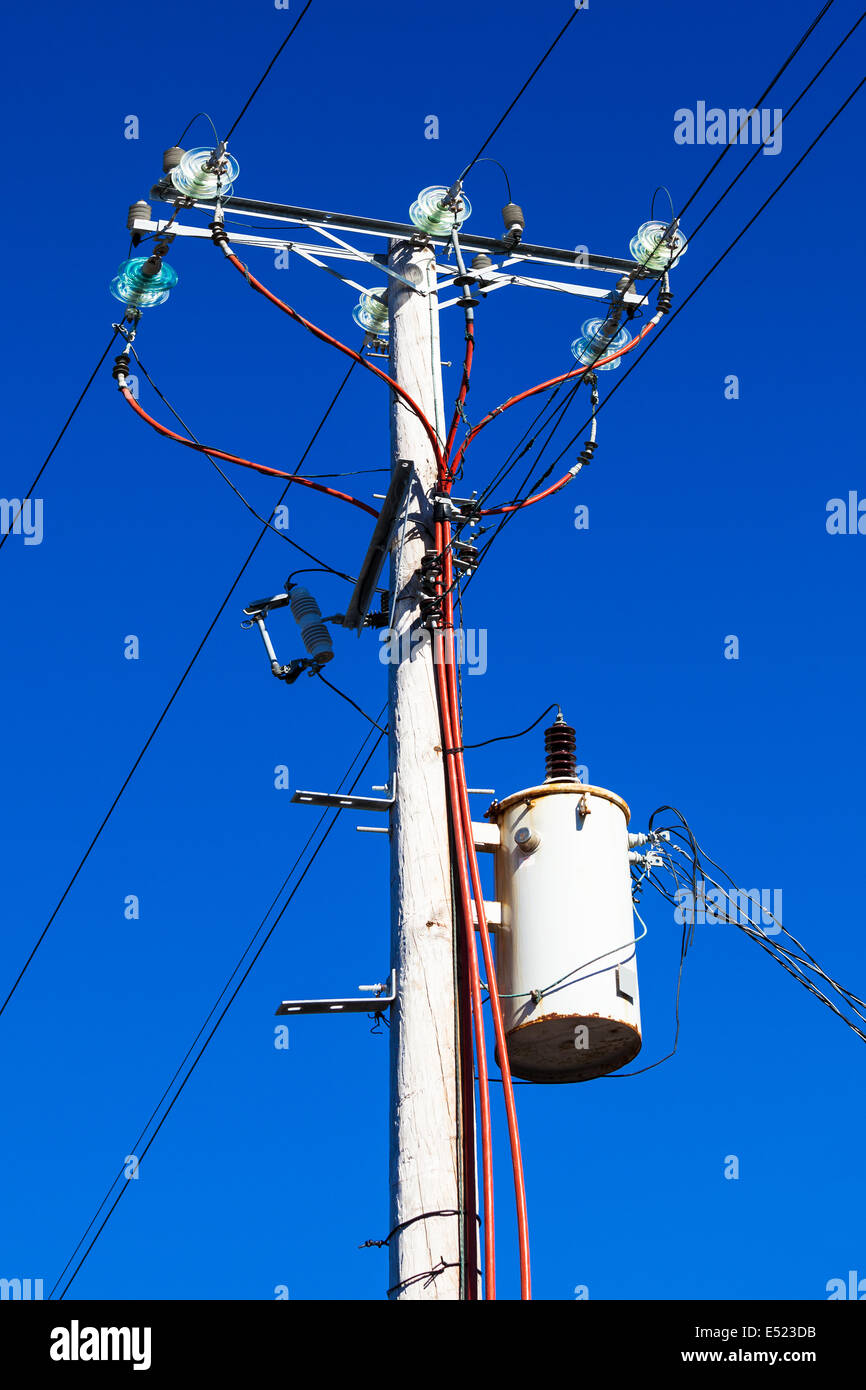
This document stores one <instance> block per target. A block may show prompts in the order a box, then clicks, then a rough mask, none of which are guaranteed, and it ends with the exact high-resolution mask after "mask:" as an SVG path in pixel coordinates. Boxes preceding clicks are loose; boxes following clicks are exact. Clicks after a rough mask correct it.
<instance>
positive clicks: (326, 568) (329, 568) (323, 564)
mask: <svg viewBox="0 0 866 1390" xmlns="http://www.w3.org/2000/svg"><path fill="white" fill-rule="evenodd" d="M129 347H130V351H131V352H132V355H133V357H134V358H135V360H136V362H137V363H138V365H139V367H140V368H141V370H142V372H143V374H144V376H145V377H146V378H147V380H148V381H149V382H150V385H151V386H152V387H153V389H154V391H155V392H156V394H157V395H158V396H159V399H160V400H161V401H162V403H163V405H164V406H165V407H166V408H167V409H168V410H170V411H171V413H172V415H173V416H174V418H175V420H177V422H178V424H179V425H180V427H181V429H183V430H186V433H187V434H188V435H189V437H190V439H191V440H192V441H193V443H194V444H198V445H199V448H200V450H201V453H202V454H203V455H204V457H205V458H206V459H207V461H208V463H212V464H213V466H214V468H215V469H216V471H217V473H219V475H220V477H221V478H222V479H223V481H224V482H226V483H228V485H229V487H230V488H231V490H232V492H233V493H234V494H235V496H236V497H238V498H239V499H240V500H241V502H243V504H244V506H245V507H246V509H247V511H248V512H249V513H250V514H251V515H252V516H254V517H255V519H256V521H258V522H260V523H261V524H262V526H266V527H267V528H268V530H269V531H273V533H274V535H275V536H279V538H280V540H283V541H287V542H288V544H289V545H291V546H293V547H294V549H295V550H299V551H300V552H301V554H302V555H306V557H307V559H308V560H315V562H316V564H317V565H318V566H319V568H320V570H321V571H322V573H328V574H333V575H335V576H336V577H337V578H338V579H345V580H347V582H348V583H349V584H355V583H356V582H357V581H356V579H355V577H354V576H353V575H351V574H343V572H342V570H338V569H334V566H333V565H329V564H328V562H327V560H322V559H320V558H319V556H318V555H314V554H313V552H312V550H306V549H305V548H304V546H302V545H300V544H299V542H298V541H296V540H294V539H293V538H292V537H291V536H289V535H288V534H287V533H286V532H285V531H280V530H278V529H277V527H276V526H274V525H273V524H272V522H270V521H266V520H265V518H264V517H263V516H261V515H260V514H259V513H258V512H257V511H256V509H255V507H254V506H253V505H252V503H251V502H249V501H248V500H247V498H246V497H244V495H243V493H242V492H241V491H240V489H239V488H237V487H235V485H234V483H233V482H232V480H231V478H230V477H229V476H228V474H227V473H224V472H223V470H222V469H221V468H220V466H219V464H218V463H217V461H216V459H215V458H214V457H213V455H212V454H209V453H208V451H207V448H206V447H205V446H204V445H203V444H202V442H201V440H200V439H199V438H198V436H197V435H195V434H193V432H192V430H191V429H190V427H189V425H188V424H187V423H186V421H185V420H184V419H183V416H181V415H180V414H178V412H177V411H176V410H175V408H174V406H173V405H172V403H171V401H170V400H168V399H167V398H166V397H165V396H164V395H163V393H162V391H160V389H159V387H158V386H157V384H156V382H155V381H154V379H153V377H152V376H151V375H150V372H149V371H148V370H147V368H146V367H145V365H144V363H143V362H142V360H141V358H140V357H139V355H138V353H137V352H136V350H135V348H134V347H133V346H132V344H131V343H130V345H129ZM355 365H356V364H355V363H354V362H353V363H352V366H351V367H350V369H349V373H348V374H347V380H348V376H349V375H351V372H352V371H353V370H354V367H355ZM316 476H321V477H325V476H327V477H337V476H342V475H338V474H327V475H325V474H321V475H316ZM274 511H276V507H275V508H274Z"/></svg>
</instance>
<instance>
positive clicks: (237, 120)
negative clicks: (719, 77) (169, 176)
mask: <svg viewBox="0 0 866 1390" xmlns="http://www.w3.org/2000/svg"><path fill="white" fill-rule="evenodd" d="M312 3H313V0H307V3H306V5H305V6H304V8H303V9H302V10H301V13H300V14H299V15H298V17H297V19H296V20H295V22H294V24H293V25H292V27H291V29H290V30H289V32H288V33H287V34H286V37H285V38H284V39H283V41H282V43H281V44H280V46H279V48H278V49H277V51H276V53H275V54H274V56H273V58H272V59H271V61H270V62H269V63H268V66H267V67H266V68H265V70H264V72H263V73H262V75H261V77H260V78H259V80H258V82H257V83H256V85H255V86H254V87H253V90H252V91H251V92H250V94H249V96H248V97H247V99H246V101H245V102H244V104H243V106H242V107H241V109H240V112H239V113H238V115H237V116H235V118H234V120H233V121H232V123H231V125H230V126H229V129H228V133H227V134H226V140H227V141H228V140H229V139H230V137H231V136H232V135H233V134H234V131H235V130H236V128H237V126H238V125H239V124H240V120H241V117H242V116H244V115H246V112H247V108H248V107H249V106H250V103H251V102H252V100H253V97H254V96H255V95H256V92H257V91H258V90H259V88H260V87H261V85H262V83H263V82H264V80H265V78H266V77H267V75H268V73H269V72H270V70H271V68H272V67H273V66H274V63H275V62H276V61H277V59H278V58H279V56H280V54H281V53H282V51H283V49H284V48H285V46H286V44H287V43H288V42H289V39H290V38H291V37H292V35H293V34H294V32H295V30H296V29H297V27H298V25H299V24H300V22H301V20H302V19H303V17H304V15H305V14H306V13H307V10H308V9H309V8H310V6H311V5H312ZM830 3H831V4H832V0H830Z"/></svg>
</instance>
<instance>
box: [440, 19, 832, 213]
mask: <svg viewBox="0 0 866 1390" xmlns="http://www.w3.org/2000/svg"><path fill="white" fill-rule="evenodd" d="M830 3H831V4H832V3H833V0H830ZM581 9H583V5H582V4H580V5H576V6H575V9H574V10H573V12H572V13H571V14H570V15H569V17H568V19H567V20H566V21H565V23H564V24H563V26H562V28H561V29H560V31H559V33H558V34H557V36H556V38H555V39H554V40H553V43H552V44H551V45H550V47H549V48H548V50H547V52H546V53H545V54H544V56H543V57H541V58H539V60H538V62H537V63H536V65H535V67H534V68H533V69H532V72H531V73H530V74H529V76H528V77H527V79H526V81H525V82H524V84H523V86H522V87H521V88H520V91H519V92H518V93H517V96H516V97H515V98H514V100H513V101H512V102H511V103H510V104H509V105H508V106H506V108H505V110H504V111H503V113H502V115H501V116H500V117H499V120H498V121H497V122H496V125H495V126H494V127H493V129H492V130H491V132H490V134H489V135H488V137H487V139H486V140H485V141H484V144H483V145H481V147H480V148H479V150H478V151H477V153H476V154H475V155H473V157H472V159H470V161H469V163H468V164H467V165H466V168H465V169H464V170H463V173H462V174H461V175H460V178H461V179H465V178H466V175H467V174H468V173H469V170H470V169H471V168H472V167H473V166H474V165H475V164H477V163H478V161H479V159H480V158H481V156H482V155H483V153H484V151H485V150H486V149H487V146H488V145H489V144H490V141H491V140H492V139H493V137H494V135H495V134H496V132H497V131H498V130H499V128H500V126H502V125H504V123H505V121H506V120H507V118H508V117H509V116H510V115H511V112H512V111H513V110H514V108H515V106H516V105H517V103H518V102H519V100H520V98H521V97H522V96H523V93H524V92H525V91H526V89H527V87H528V86H529V84H530V82H531V81H532V80H533V78H534V77H535V76H536V75H537V74H538V73H539V72H540V71H541V69H542V68H543V67H544V64H545V63H546V62H547V60H548V58H549V57H550V55H551V53H552V52H553V50H554V49H555V48H556V45H557V44H558V43H559V41H560V39H561V38H562V36H563V34H564V33H565V31H566V29H567V28H568V27H569V25H570V24H573V23H574V21H575V20H576V19H577V16H578V15H579V14H580V12H581ZM506 178H507V175H506ZM509 196H510V195H509Z"/></svg>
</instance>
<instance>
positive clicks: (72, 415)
mask: <svg viewBox="0 0 866 1390" xmlns="http://www.w3.org/2000/svg"><path fill="white" fill-rule="evenodd" d="M119 331H120V330H119V329H117V328H115V330H114V332H113V333H112V335H111V337H110V338H109V340H108V345H107V347H106V349H105V351H104V353H103V354H102V356H101V357H100V359H99V361H98V362H97V364H96V366H95V367H94V368H93V371H92V372H91V373H90V376H89V377H88V378H87V384H86V385H85V387H84V390H83V391H82V392H81V395H80V396H79V397H78V400H77V401H76V402H75V404H74V406H73V407H72V409H71V410H70V412H69V414H68V415H67V417H66V419H65V421H64V422H63V428H62V430H61V431H60V433H59V434H58V436H57V438H56V439H55V441H54V443H53V444H52V445H51V448H50V449H49V450H48V453H47V454H46V456H45V460H44V462H43V464H42V466H41V468H40V469H39V472H38V473H37V474H36V477H35V478H34V479H33V482H32V483H31V484H30V486H29V488H28V489H27V492H26V493H25V495H24V496H23V497H22V498H21V506H20V507H19V508H18V511H17V513H16V515H15V517H14V519H13V520H12V521H11V522H10V525H9V530H8V531H7V532H6V533H5V534H4V535H2V536H0V550H2V549H3V547H4V545H5V544H6V541H7V540H8V538H9V536H10V535H11V534H12V528H13V526H14V525H15V522H17V520H18V518H19V517H20V515H21V513H22V511H23V510H24V503H25V502H26V501H27V499H28V498H29V497H32V496H33V489H34V488H35V487H36V486H37V485H38V483H39V479H40V478H41V477H42V474H43V473H44V472H45V470H46V468H47V467H48V465H49V463H50V462H51V459H52V457H53V454H54V451H55V449H56V448H57V446H58V444H59V443H60V441H61V439H62V438H63V436H64V435H65V433H66V431H67V430H68V429H69V426H70V425H71V424H72V421H73V420H74V418H75V414H76V411H77V410H78V407H79V406H80V405H81V402H82V401H83V400H84V397H85V396H86V395H87V393H88V391H89V390H90V388H91V386H92V385H93V382H94V380H95V379H96V374H97V372H98V371H99V368H100V367H101V366H102V364H103V362H104V361H105V359H106V357H107V356H108V354H109V353H110V352H111V349H112V347H113V345H114V340H115V338H116V337H117V335H118V332H119Z"/></svg>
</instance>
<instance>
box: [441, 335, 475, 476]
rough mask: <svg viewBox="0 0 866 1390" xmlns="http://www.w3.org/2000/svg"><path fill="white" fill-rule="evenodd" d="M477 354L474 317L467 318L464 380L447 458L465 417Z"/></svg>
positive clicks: (446, 449)
mask: <svg viewBox="0 0 866 1390" xmlns="http://www.w3.org/2000/svg"><path fill="white" fill-rule="evenodd" d="M474 356H475V325H474V323H473V322H472V319H470V318H467V320H466V351H465V353H464V355H463V380H462V381H461V383H460V390H459V392H458V393H457V404H456V405H455V407H454V418H453V420H452V421H451V428H450V430H449V431H448V438H447V439H446V441H445V458H446V459H449V458H450V457H451V450H452V448H453V447H454V436H455V435H456V434H457V427H458V425H459V424H460V421H461V419H462V418H463V407H464V405H465V404H466V397H467V395H468V394H469V378H470V376H471V375H472V359H473V357H474Z"/></svg>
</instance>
